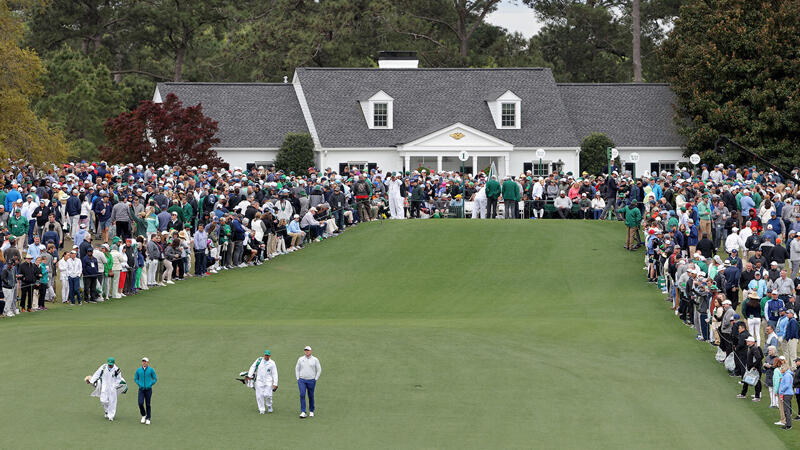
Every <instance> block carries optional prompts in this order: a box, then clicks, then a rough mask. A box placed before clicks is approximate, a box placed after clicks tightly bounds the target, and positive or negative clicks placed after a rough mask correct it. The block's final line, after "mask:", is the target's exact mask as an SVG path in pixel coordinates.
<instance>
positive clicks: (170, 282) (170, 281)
mask: <svg viewBox="0 0 800 450" xmlns="http://www.w3.org/2000/svg"><path fill="white" fill-rule="evenodd" d="M167 284H175V282H174V281H172V280H169V281H167Z"/></svg>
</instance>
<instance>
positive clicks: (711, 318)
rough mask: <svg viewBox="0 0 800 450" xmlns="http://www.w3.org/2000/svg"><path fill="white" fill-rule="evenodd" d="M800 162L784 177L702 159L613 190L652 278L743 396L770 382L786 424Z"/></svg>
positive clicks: (792, 392) (794, 335)
mask: <svg viewBox="0 0 800 450" xmlns="http://www.w3.org/2000/svg"><path fill="white" fill-rule="evenodd" d="M797 172H798V171H797V170H794V171H793V172H792V174H791V175H792V177H787V178H784V177H783V176H781V175H780V174H779V173H776V172H774V171H763V170H756V169H755V168H735V167H732V166H731V167H728V168H725V167H723V166H722V165H719V166H716V167H713V168H712V169H711V170H708V168H707V167H705V166H704V167H702V171H700V170H698V171H696V172H694V173H688V172H687V173H680V174H675V175H672V174H666V173H662V174H653V176H652V177H642V178H640V179H637V180H635V181H634V182H632V183H629V185H631V186H632V189H631V190H630V191H629V192H628V194H627V195H622V196H619V197H618V198H616V199H613V201H614V204H616V205H617V206H618V207H617V211H616V214H617V215H618V218H619V219H621V220H624V221H625V224H626V226H627V230H628V233H627V237H626V242H625V248H626V249H628V250H636V249H638V248H639V247H641V246H643V247H644V249H645V270H646V272H647V277H648V281H649V282H651V283H658V285H659V287H660V288H661V289H662V292H663V293H664V294H665V297H666V300H667V302H668V304H669V306H670V308H671V309H672V310H673V311H674V314H675V316H676V317H677V318H678V319H679V320H681V321H682V322H683V323H684V324H685V325H686V326H688V327H691V328H693V330H694V331H695V333H694V334H695V336H696V339H697V341H699V342H704V343H707V344H709V345H710V346H711V348H713V349H716V359H717V361H719V362H720V363H724V364H725V366H726V368H727V369H728V370H729V374H730V376H732V377H737V378H739V384H741V391H740V392H739V394H738V395H737V398H740V399H746V398H747V393H748V390H749V388H750V387H753V388H754V391H755V392H754V394H752V395H751V397H750V398H751V400H752V401H753V402H760V401H761V396H762V387H763V386H762V385H764V384H765V385H766V386H767V390H768V396H769V407H770V408H777V409H779V411H780V418H779V419H778V420H777V421H776V423H775V424H776V425H780V426H782V427H783V428H784V429H787V430H788V429H790V428H791V427H792V420H798V419H800V416H798V415H796V414H797V412H798V411H800V358H798V355H797V343H798V339H800V326H799V324H798V313H800V301H798V295H800V186H799V185H798V183H797V181H796V179H793V178H794V177H795V176H796V175H797ZM633 186H635V188H633ZM641 230H643V231H644V232H645V238H644V241H643V242H641V240H640V238H639V233H640V231H641ZM762 378H763V381H762ZM792 398H794V399H795V402H796V403H797V409H795V410H794V411H795V412H794V413H793V412H792V411H793V408H792ZM793 414H794V417H793Z"/></svg>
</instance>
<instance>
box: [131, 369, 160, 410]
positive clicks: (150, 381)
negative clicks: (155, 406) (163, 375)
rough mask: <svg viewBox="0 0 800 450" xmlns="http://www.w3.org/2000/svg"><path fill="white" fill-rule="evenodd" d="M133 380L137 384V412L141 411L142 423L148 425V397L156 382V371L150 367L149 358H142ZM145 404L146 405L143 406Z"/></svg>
mask: <svg viewBox="0 0 800 450" xmlns="http://www.w3.org/2000/svg"><path fill="white" fill-rule="evenodd" d="M133 381H135V382H136V384H137V385H138V386H139V412H140V413H142V423H144V424H147V425H150V413H151V412H152V410H151V409H150V398H151V397H152V396H153V385H154V384H156V383H157V382H158V377H156V371H155V370H153V368H152V367H150V360H149V359H147V358H146V357H145V358H142V367H139V368H138V369H136V375H134V377H133ZM145 405H146V407H145Z"/></svg>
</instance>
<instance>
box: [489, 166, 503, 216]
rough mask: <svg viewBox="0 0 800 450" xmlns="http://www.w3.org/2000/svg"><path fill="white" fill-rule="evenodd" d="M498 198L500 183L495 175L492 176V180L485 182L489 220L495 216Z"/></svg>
mask: <svg viewBox="0 0 800 450" xmlns="http://www.w3.org/2000/svg"><path fill="white" fill-rule="evenodd" d="M498 197H500V183H499V182H498V181H497V175H492V179H491V180H489V181H487V182H486V208H487V213H488V214H487V215H488V216H489V218H490V219H494V218H495V217H496V216H497V198H498Z"/></svg>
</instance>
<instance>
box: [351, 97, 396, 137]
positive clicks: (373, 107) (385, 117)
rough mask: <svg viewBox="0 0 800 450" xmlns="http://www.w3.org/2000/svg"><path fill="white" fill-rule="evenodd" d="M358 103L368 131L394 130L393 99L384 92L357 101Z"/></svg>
mask: <svg viewBox="0 0 800 450" xmlns="http://www.w3.org/2000/svg"><path fill="white" fill-rule="evenodd" d="M358 103H359V105H361V112H363V113H364V119H365V120H366V121H367V127H368V128H369V129H370V130H391V129H392V128H394V99H393V98H392V97H390V96H389V95H388V94H387V93H386V92H383V91H378V92H377V93H376V94H375V95H373V96H372V97H370V98H368V99H366V100H359V102H358Z"/></svg>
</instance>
